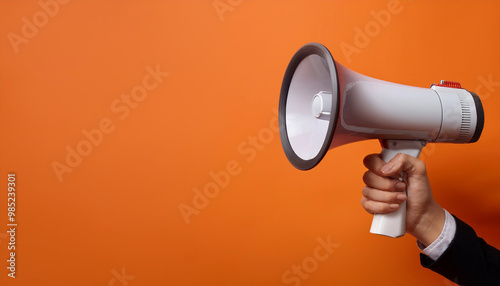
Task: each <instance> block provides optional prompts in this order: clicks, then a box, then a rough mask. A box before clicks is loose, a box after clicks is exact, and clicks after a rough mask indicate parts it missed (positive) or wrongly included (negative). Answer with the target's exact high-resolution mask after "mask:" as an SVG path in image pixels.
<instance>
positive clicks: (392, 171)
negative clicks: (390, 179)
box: [380, 153, 426, 176]
mask: <svg viewBox="0 0 500 286" xmlns="http://www.w3.org/2000/svg"><path fill="white" fill-rule="evenodd" d="M401 171H403V172H405V173H406V174H407V175H408V176H420V175H422V176H423V175H425V174H426V169H425V164H424V162H422V161H421V160H419V159H417V158H415V157H413V156H410V155H408V154H404V153H398V154H397V155H396V156H394V158H392V159H391V160H389V162H387V164H385V165H384V166H382V168H381V169H380V172H382V173H383V174H384V175H385V176H394V175H399V174H400V173H401Z"/></svg>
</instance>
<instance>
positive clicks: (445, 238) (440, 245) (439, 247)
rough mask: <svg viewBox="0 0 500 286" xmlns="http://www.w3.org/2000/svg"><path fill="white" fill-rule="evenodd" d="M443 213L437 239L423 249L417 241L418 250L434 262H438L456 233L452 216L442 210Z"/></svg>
mask: <svg viewBox="0 0 500 286" xmlns="http://www.w3.org/2000/svg"><path fill="white" fill-rule="evenodd" d="M444 213H445V219H444V226H443V230H442V231H441V234H440V235H439V237H438V238H436V240H434V241H433V242H432V243H431V244H430V245H429V246H427V247H425V246H424V245H423V244H422V243H421V242H420V241H417V246H418V248H420V250H422V252H423V253H425V255H427V256H429V257H430V258H431V259H432V260H434V261H436V260H438V258H439V257H440V256H441V254H443V252H444V251H445V250H446V249H447V248H448V246H449V245H450V243H451V241H452V240H453V238H454V237H455V232H456V231H457V223H456V222H455V219H454V218H453V216H452V215H451V214H450V213H449V212H448V211H447V210H444Z"/></svg>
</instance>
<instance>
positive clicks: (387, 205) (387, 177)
mask: <svg viewBox="0 0 500 286" xmlns="http://www.w3.org/2000/svg"><path fill="white" fill-rule="evenodd" d="M363 163H364V165H365V166H366V167H367V168H368V171H367V172H366V173H365V174H364V176H363V181H364V183H365V184H366V186H365V187H364V188H363V190H362V194H363V197H362V198H361V205H363V207H364V208H365V210H366V211H367V212H369V213H371V214H375V213H390V212H393V211H395V210H397V209H398V208H399V205H400V204H401V203H402V202H404V201H405V200H406V201H407V202H406V232H407V233H409V234H411V235H413V236H414V237H416V238H417V239H418V240H419V241H420V242H421V243H423V244H424V245H425V246H428V245H429V244H431V243H432V242H433V241H434V240H436V238H438V236H439V235H440V234H441V231H442V229H443V226H444V219H445V214H444V210H443V208H441V206H439V204H438V203H436V201H434V199H433V197H432V191H431V186H430V183H429V179H428V178H427V172H426V169H425V164H424V162H422V161H420V160H419V159H417V158H415V157H412V156H410V155H406V154H402V153H400V154H397V155H396V156H395V157H394V158H392V160H390V161H389V162H387V163H385V162H384V161H382V159H380V157H379V155H378V154H371V155H368V156H366V157H365V159H364V160H363ZM401 172H405V173H406V176H407V177H406V182H407V184H408V185H406V184H405V183H404V182H402V181H400V180H399V179H397V178H399V177H400V176H401V175H400V174H401ZM406 187H407V194H408V197H409V199H408V198H407V197H406V196H405V195H404V193H402V191H404V189H405V188H406Z"/></svg>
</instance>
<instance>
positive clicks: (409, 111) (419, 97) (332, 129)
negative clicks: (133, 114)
mask: <svg viewBox="0 0 500 286" xmlns="http://www.w3.org/2000/svg"><path fill="white" fill-rule="evenodd" d="M483 125H484V112H483V107H482V105H481V101H480V99H479V97H478V96H477V95H476V94H474V93H472V92H469V91H467V90H465V89H462V88H461V86H460V84H459V83H456V82H447V81H446V82H445V81H442V82H441V83H440V84H436V85H432V87H431V88H420V87H412V86H406V85H401V84H396V83H391V82H386V81H382V80H378V79H374V78H370V77H367V76H364V75H361V74H359V73H356V72H354V71H351V70H349V69H348V68H346V67H344V66H342V65H340V64H339V63H337V62H335V61H334V60H333V58H332V56H331V54H330V52H329V51H328V49H327V48H326V47H324V46H323V45H321V44H318V43H310V44H307V45H305V46H303V47H302V48H301V49H299V50H298V51H297V52H296V53H295V55H294V56H293V58H292V60H291V61H290V63H289V65H288V68H287V70H286V72H285V76H284V79H283V83H282V86H281V94H280V101H279V126H280V137H281V143H282V146H283V149H284V151H285V154H286V156H287V158H288V160H289V161H290V162H291V163H292V165H293V166H295V167H296V168H297V169H300V170H309V169H311V168H313V167H314V166H316V165H317V164H318V163H319V162H320V161H321V159H322V158H323V157H324V156H325V154H326V152H327V151H328V150H330V149H332V148H334V147H338V146H340V145H344V144H348V143H351V142H356V141H360V140H366V139H379V140H381V142H382V148H383V149H382V152H381V155H380V156H381V158H382V159H383V160H384V161H386V162H387V161H389V160H390V159H392V157H394V156H395V155H396V154H397V153H406V154H409V155H411V156H414V157H418V156H419V155H420V151H421V150H422V148H423V147H424V146H425V144H426V143H427V142H448V143H472V142H476V141H477V140H478V139H479V137H480V135H481V132H482V129H483ZM402 177H403V178H404V174H402ZM410 199H411V198H410ZM405 221H406V202H405V203H403V204H401V206H400V208H399V209H398V210H397V211H396V212H393V213H390V214H375V215H374V218H373V222H372V226H371V230H370V232H372V233H376V234H380V235H386V236H390V237H399V236H403V235H404V234H405V231H406V226H405Z"/></svg>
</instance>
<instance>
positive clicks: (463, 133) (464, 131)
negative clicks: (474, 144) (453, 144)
mask: <svg viewBox="0 0 500 286" xmlns="http://www.w3.org/2000/svg"><path fill="white" fill-rule="evenodd" d="M459 99H460V105H461V106H462V124H461V125H460V133H459V134H458V138H460V139H465V138H467V136H468V135H469V130H470V125H471V111H470V105H469V102H468V101H467V99H466V98H465V97H464V96H459Z"/></svg>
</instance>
